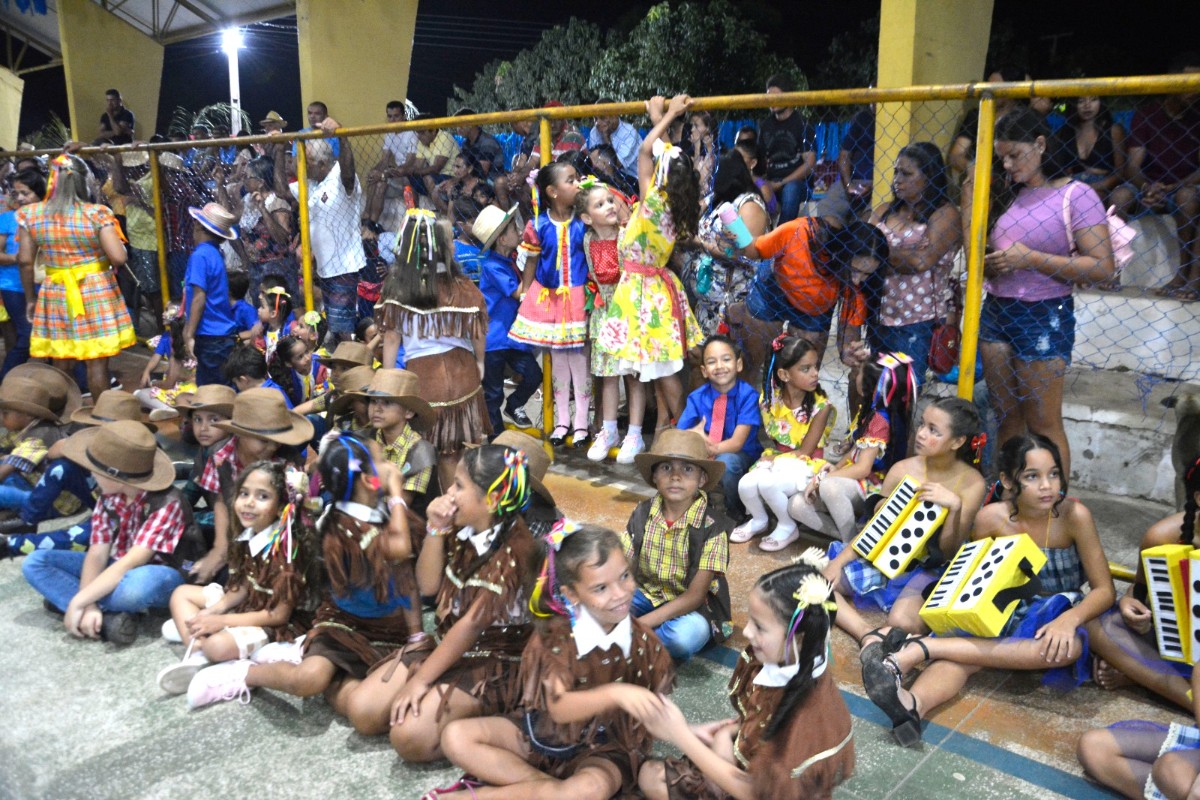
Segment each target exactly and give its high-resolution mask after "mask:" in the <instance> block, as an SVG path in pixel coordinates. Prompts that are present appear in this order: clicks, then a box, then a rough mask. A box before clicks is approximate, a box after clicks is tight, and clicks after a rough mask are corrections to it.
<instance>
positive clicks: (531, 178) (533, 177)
mask: <svg viewBox="0 0 1200 800" xmlns="http://www.w3.org/2000/svg"><path fill="white" fill-rule="evenodd" d="M539 171H540V170H537V169H531V170H529V174H528V175H527V176H526V177H525V182H526V183H527V184H529V185H530V186H536V185H537V177H538V172H539Z"/></svg>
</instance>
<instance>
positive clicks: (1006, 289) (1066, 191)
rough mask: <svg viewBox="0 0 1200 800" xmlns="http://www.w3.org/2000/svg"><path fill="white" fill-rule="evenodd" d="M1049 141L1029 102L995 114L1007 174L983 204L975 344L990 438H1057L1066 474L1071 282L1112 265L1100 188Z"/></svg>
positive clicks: (1094, 278) (967, 201)
mask: <svg viewBox="0 0 1200 800" xmlns="http://www.w3.org/2000/svg"><path fill="white" fill-rule="evenodd" d="M1052 142H1053V140H1052V139H1051V137H1050V132H1049V129H1048V128H1047V127H1046V123H1045V122H1044V121H1043V120H1042V118H1041V116H1039V115H1038V114H1036V113H1035V112H1033V111H1031V110H1029V109H1028V108H1025V107H1021V108H1018V109H1015V110H1013V111H1010V112H1009V113H1007V114H1005V115H1004V116H1003V117H1001V118H1000V120H999V121H997V122H996V156H997V158H999V159H1001V160H1002V162H1003V164H1004V171H1005V173H1006V174H1007V179H1008V180H1007V181H1006V182H1003V181H1002V182H1001V183H1003V184H1004V185H1003V188H1001V189H1000V191H999V192H997V193H996V195H995V196H994V198H993V201H992V207H991V212H990V214H989V217H990V219H991V220H992V227H991V233H990V234H989V237H988V253H987V255H986V256H985V258H984V276H985V277H986V279H987V281H986V283H985V284H984V288H985V289H986V290H987V293H988V294H987V298H986V299H985V300H984V304H983V313H982V315H981V319H980V330H979V340H980V341H979V348H980V353H981V354H982V356H983V374H984V378H985V379H986V380H987V385H988V390H989V392H990V393H991V400H992V406H993V408H995V410H996V415H997V417H998V418H999V421H1000V429H999V436H998V440H999V441H1001V442H1005V441H1008V440H1009V439H1010V438H1012V437H1013V436H1016V435H1018V434H1021V433H1024V432H1025V431H1029V432H1030V433H1037V434H1041V435H1042V436H1045V437H1047V438H1049V439H1050V440H1052V441H1053V442H1054V443H1055V444H1056V445H1058V449H1059V451H1060V452H1061V453H1062V457H1063V467H1064V470H1063V471H1064V473H1065V474H1070V463H1071V462H1070V451H1069V449H1068V445H1067V436H1066V433H1065V431H1064V430H1063V422H1062V395H1063V377H1064V374H1065V372H1066V368H1067V366H1068V365H1069V364H1070V363H1071V349H1072V347H1073V346H1074V344H1075V306H1074V302H1073V300H1072V298H1071V288H1072V285H1073V284H1075V283H1093V282H1099V281H1106V280H1109V279H1110V278H1112V277H1113V275H1114V266H1113V256H1112V245H1111V243H1110V242H1109V238H1108V224H1107V222H1106V218H1105V214H1104V206H1103V205H1102V204H1101V202H1100V197H1099V196H1098V195H1097V194H1096V192H1095V191H1094V190H1093V189H1092V188H1091V187H1090V186H1087V185H1086V184H1083V183H1080V182H1078V181H1073V180H1071V179H1070V177H1068V176H1067V175H1066V167H1067V159H1066V158H1064V157H1063V156H1064V155H1066V154H1065V153H1060V152H1058V150H1057V149H1052V150H1048V145H1049V144H1050V143H1052ZM972 188H973V187H972V185H971V182H970V181H968V182H967V184H966V185H964V187H963V212H962V218H963V219H964V220H969V219H970V218H971V192H972ZM1064 209H1067V210H1066V211H1065V212H1064ZM1067 218H1069V219H1070V229H1069V230H1068V227H1067V223H1066V219H1067ZM964 235H965V233H964Z"/></svg>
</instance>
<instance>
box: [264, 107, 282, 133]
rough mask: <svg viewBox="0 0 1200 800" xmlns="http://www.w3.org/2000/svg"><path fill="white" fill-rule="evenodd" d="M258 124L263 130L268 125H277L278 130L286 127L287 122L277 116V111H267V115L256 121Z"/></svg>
mask: <svg viewBox="0 0 1200 800" xmlns="http://www.w3.org/2000/svg"><path fill="white" fill-rule="evenodd" d="M258 124H259V125H261V126H263V127H264V128H265V127H267V126H268V125H278V126H279V130H283V129H284V128H286V127H287V120H286V119H284V118H283V117H281V116H279V112H278V111H268V112H267V115H266V116H265V117H263V118H262V119H260V120H259V121H258Z"/></svg>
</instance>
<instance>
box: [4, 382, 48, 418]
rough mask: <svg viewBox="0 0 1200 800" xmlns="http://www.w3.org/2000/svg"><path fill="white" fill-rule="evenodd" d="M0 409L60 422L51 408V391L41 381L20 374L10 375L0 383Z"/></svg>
mask: <svg viewBox="0 0 1200 800" xmlns="http://www.w3.org/2000/svg"><path fill="white" fill-rule="evenodd" d="M0 411H20V412H21V413H22V414H28V415H29V416H31V417H37V418H38V419H44V420H46V421H47V422H55V423H57V422H60V421H61V420H60V419H59V416H58V414H55V413H54V409H52V408H50V391H49V390H48V389H47V388H46V387H45V386H43V385H42V384H41V383H38V382H37V381H35V380H33V379H31V378H25V377H22V376H20V375H18V376H16V377H15V378H14V377H13V376H12V375H9V376H8V377H6V378H5V379H4V383H0Z"/></svg>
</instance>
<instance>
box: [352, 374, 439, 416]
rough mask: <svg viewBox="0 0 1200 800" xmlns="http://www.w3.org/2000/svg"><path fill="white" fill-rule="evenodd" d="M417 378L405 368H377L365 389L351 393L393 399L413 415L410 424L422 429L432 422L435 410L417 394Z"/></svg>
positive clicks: (379, 398)
mask: <svg viewBox="0 0 1200 800" xmlns="http://www.w3.org/2000/svg"><path fill="white" fill-rule="evenodd" d="M419 380H420V379H419V378H417V376H416V375H415V374H414V373H412V372H409V371H408V370H406V369H379V370H376V371H375V375H374V376H372V378H371V383H370V384H369V385H368V386H367V388H366V389H365V390H363V391H360V392H353V394H356V395H358V396H360V397H366V398H367V399H368V400H371V399H378V400H395V401H396V402H397V403H399V404H400V405H402V406H404V407H405V408H407V409H408V410H409V411H411V412H413V414H414V415H415V416H413V419H412V426H413V427H414V428H417V429H421V430H423V429H425V428H428V427H429V426H430V425H432V424H433V421H434V420H435V419H436V418H437V412H436V411H434V410H433V407H432V406H431V405H429V403H427V402H425V401H424V400H422V399H421V396H420V395H418V394H417V383H418V381H419Z"/></svg>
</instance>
